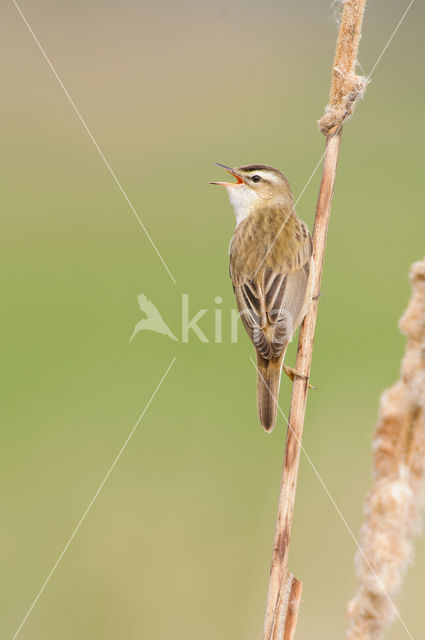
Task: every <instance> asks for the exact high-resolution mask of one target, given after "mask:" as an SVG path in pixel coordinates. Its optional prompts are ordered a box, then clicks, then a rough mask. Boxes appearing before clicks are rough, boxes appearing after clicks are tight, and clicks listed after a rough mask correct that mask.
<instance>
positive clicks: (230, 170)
mask: <svg viewBox="0 0 425 640" xmlns="http://www.w3.org/2000/svg"><path fill="white" fill-rule="evenodd" d="M215 164H216V165H217V167H223V169H226V171H228V172H229V173H230V174H231V175H232V176H234V177H235V178H236V180H237V182H210V184H219V185H221V186H222V187H234V186H236V185H238V184H243V179H242V177H241V176H240V175H239V173H238V172H237V171H236V170H235V169H232V167H226V165H225V164H220V163H219V162H216V163H215Z"/></svg>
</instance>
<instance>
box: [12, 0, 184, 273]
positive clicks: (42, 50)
mask: <svg viewBox="0 0 425 640" xmlns="http://www.w3.org/2000/svg"><path fill="white" fill-rule="evenodd" d="M12 2H13V4H14V5H15V7H16V9H17V11H18V12H19V14H20V15H21V18H22V20H23V21H24V23H25V25H26V26H27V28H28V31H29V32H30V33H31V35H32V37H33V39H34V41H35V43H36V44H37V46H38V48H39V49H40V51H41V53H42V55H43V57H44V59H45V60H46V62H47V64H48V65H49V67H50V69H51V71H52V72H53V75H54V76H55V78H56V80H57V81H58V83H59V85H60V86H61V88H62V89H63V91H64V93H65V95H66V97H67V98H68V100H69V102H70V103H71V106H72V108H73V109H74V111H75V113H76V114H77V116H78V118H79V120H80V122H81V124H82V125H83V127H84V129H85V130H86V132H87V133H88V135H89V137H90V140H91V141H92V142H93V144H94V146H95V147H96V149H97V151H98V152H99V155H100V157H101V158H102V160H103V162H104V163H105V165H106V167H107V169H108V171H109V173H110V174H111V176H112V177H113V179H114V180H115V183H116V184H117V186H118V188H119V190H120V191H121V193H122V195H123V196H124V199H125V200H126V202H127V204H128V206H129V207H130V209H131V211H132V212H133V213H134V215H135V216H136V218H137V220H138V222H139V224H140V226H141V227H142V229H143V231H144V232H145V234H146V237H147V238H148V240H149V242H150V243H151V245H152V247H153V249H154V251H155V253H156V254H157V256H158V258H159V259H160V260H161V262H162V264H163V266H164V268H165V269H166V271H167V273H168V275H169V276H170V278H171V280H172V281H173V282H174V284H176V281H175V279H174V276H173V274H172V273H171V271H170V269H169V268H168V266H167V263H166V262H165V260H164V258H163V257H162V255H161V254H160V252H159V249H158V247H157V246H156V244H155V242H154V241H153V240H152V238H151V236H150V234H149V232H148V230H147V229H146V227H145V225H144V224H143V222H142V220H141V219H140V217H139V215H138V213H137V211H136V209H135V208H134V206H133V204H132V202H131V201H130V199H129V197H128V196H127V194H126V192H125V191H124V188H123V187H122V186H121V183H120V181H119V180H118V178H117V176H116V175H115V173H114V171H113V169H112V167H111V165H110V164H109V162H108V161H107V159H106V157H105V155H104V153H103V151H102V149H101V148H100V147H99V145H98V144H97V142H96V140H95V138H94V136H93V134H92V132H91V131H90V129H89V128H88V126H87V124H86V122H85V120H84V118H83V116H82V115H81V113H80V112H79V110H78V109H77V107H76V105H75V103H74V101H73V99H72V98H71V96H70V95H69V93H68V91H67V90H66V88H65V85H64V84H63V82H62V80H61V79H60V77H59V75H58V74H57V72H56V70H55V68H54V66H53V64H52V63H51V62H50V59H49V57H48V56H47V53H46V52H45V51H44V49H43V47H42V46H41V44H40V42H39V40H38V39H37V36H36V35H35V33H34V31H33V30H32V29H31V27H30V25H29V23H28V20H27V19H26V17H25V16H24V14H23V13H22V11H21V9H20V7H19V6H18V4H17V3H16V0H12Z"/></svg>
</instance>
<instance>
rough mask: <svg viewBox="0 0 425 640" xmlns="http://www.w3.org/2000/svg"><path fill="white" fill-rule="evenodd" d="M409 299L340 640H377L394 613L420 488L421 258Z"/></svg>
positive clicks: (384, 401)
mask: <svg viewBox="0 0 425 640" xmlns="http://www.w3.org/2000/svg"><path fill="white" fill-rule="evenodd" d="M410 281H411V284H412V289H413V295H412V298H411V300H410V303H409V306H408V308H407V309H406V311H405V313H404V315H403V317H402V318H401V320H400V330H401V331H402V333H404V334H405V335H406V336H407V344H406V350H405V354H404V357H403V360H402V363H401V376H400V380H398V381H397V382H396V383H395V384H394V385H393V386H392V387H391V388H390V389H387V390H386V391H385V392H384V393H383V394H382V396H381V403H380V411H379V418H378V423H377V425H376V428H375V434H374V438H373V452H374V455H373V483H372V487H371V489H370V491H369V493H368V495H367V498H366V504H365V523H364V525H363V528H362V532H361V541H360V544H361V547H362V550H363V553H360V552H359V553H358V554H357V556H356V569H357V579H358V582H359V587H358V590H357V593H356V595H355V597H354V598H353V600H352V601H351V602H350V604H349V606H348V615H349V618H350V626H349V630H348V634H347V638H348V640H378V639H379V638H382V637H383V635H384V632H385V630H386V629H387V628H388V626H389V625H390V623H391V622H392V620H393V619H394V617H395V615H397V611H396V609H395V605H394V604H393V603H392V600H391V599H392V598H393V597H394V595H395V594H396V593H397V591H398V590H399V588H400V586H401V583H402V579H403V576H404V573H405V571H406V569H407V567H408V564H409V562H410V561H411V558H412V555H413V536H414V534H415V533H416V532H417V530H418V528H419V526H420V519H421V518H420V516H421V508H422V506H423V501H424V484H425V259H424V260H422V261H420V262H416V263H414V264H413V265H412V268H411V271H410Z"/></svg>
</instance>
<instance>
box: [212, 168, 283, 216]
mask: <svg viewBox="0 0 425 640" xmlns="http://www.w3.org/2000/svg"><path fill="white" fill-rule="evenodd" d="M216 164H217V166H219V167H223V169H226V171H228V172H229V173H230V174H231V175H232V176H234V177H235V178H236V182H212V183H211V184H218V185H222V186H223V187H226V189H227V193H228V194H229V198H230V202H231V203H232V205H233V208H234V210H235V214H236V220H237V222H238V223H239V222H240V221H241V220H243V219H244V218H246V217H247V216H248V215H249V214H250V213H253V212H254V211H256V210H257V209H259V208H263V207H283V208H292V207H293V199H292V193H291V187H290V186H289V182H288V180H287V179H286V178H285V176H284V175H283V173H282V172H281V171H279V169H275V168H274V167H269V166H267V165H265V164H249V165H246V166H244V167H235V168H232V167H226V166H225V165H224V164H219V163H218V162H217V163H216Z"/></svg>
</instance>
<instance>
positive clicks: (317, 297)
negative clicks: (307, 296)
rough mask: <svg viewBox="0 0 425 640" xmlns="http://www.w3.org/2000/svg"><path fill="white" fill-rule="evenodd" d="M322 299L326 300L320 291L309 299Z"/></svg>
mask: <svg viewBox="0 0 425 640" xmlns="http://www.w3.org/2000/svg"><path fill="white" fill-rule="evenodd" d="M322 297H323V298H326V296H325V294H324V293H322V291H319V293H318V294H317V295H315V296H312V298H311V299H312V300H318V299H319V298H322Z"/></svg>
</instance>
